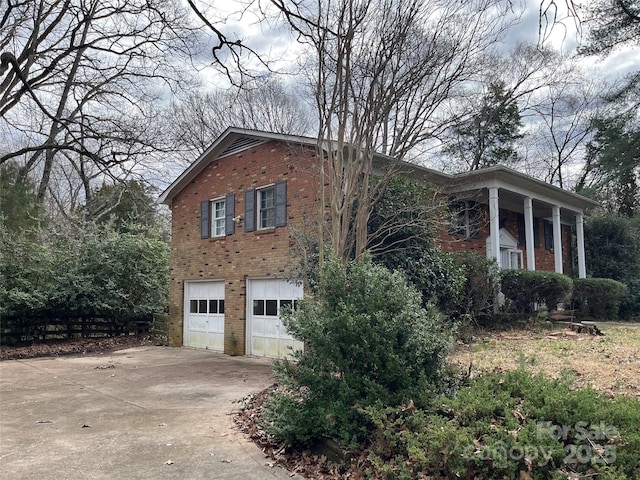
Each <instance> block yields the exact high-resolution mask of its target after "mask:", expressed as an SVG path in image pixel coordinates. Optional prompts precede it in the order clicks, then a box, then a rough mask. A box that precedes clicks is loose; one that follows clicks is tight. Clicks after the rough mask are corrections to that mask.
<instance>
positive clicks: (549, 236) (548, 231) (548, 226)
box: [543, 220, 553, 250]
mask: <svg viewBox="0 0 640 480" xmlns="http://www.w3.org/2000/svg"><path fill="white" fill-rule="evenodd" d="M543 224H544V248H546V249H547V250H553V224H552V223H551V222H548V221H546V220H544V221H543Z"/></svg>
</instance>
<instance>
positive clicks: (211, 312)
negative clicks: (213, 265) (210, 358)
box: [184, 282, 224, 352]
mask: <svg viewBox="0 0 640 480" xmlns="http://www.w3.org/2000/svg"><path fill="white" fill-rule="evenodd" d="M184 296H185V309H184V346H185V347H194V348H206V349H208V350H216V351H219V352H222V351H223V350H224V282H186V283H185V287H184Z"/></svg>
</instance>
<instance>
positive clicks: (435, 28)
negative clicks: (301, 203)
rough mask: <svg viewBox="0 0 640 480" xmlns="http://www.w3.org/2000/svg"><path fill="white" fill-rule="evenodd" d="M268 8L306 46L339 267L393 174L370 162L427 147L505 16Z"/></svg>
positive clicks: (468, 8)
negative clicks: (312, 67) (442, 112)
mask: <svg viewBox="0 0 640 480" xmlns="http://www.w3.org/2000/svg"><path fill="white" fill-rule="evenodd" d="M271 4H272V5H274V6H275V7H276V8H277V10H278V12H279V13H280V14H281V16H282V18H283V19H284V20H285V21H286V22H287V23H288V24H289V25H290V26H291V28H293V30H294V31H295V32H296V34H297V35H298V40H299V42H301V43H303V44H305V45H307V46H309V47H310V55H311V56H312V59H313V64H314V65H315V71H314V74H313V75H312V77H313V78H312V79H313V89H314V94H313V95H314V98H315V101H316V109H317V114H318V126H319V128H318V137H317V138H318V152H319V158H320V159H323V160H324V161H321V162H320V168H321V170H322V172H321V178H326V180H327V183H328V192H326V198H328V202H329V217H330V227H329V228H330V231H329V236H330V238H331V243H332V246H333V249H334V251H335V252H336V254H338V255H340V256H341V258H343V259H347V258H348V257H349V256H351V255H353V256H355V257H356V258H357V257H359V256H360V255H361V254H362V253H363V252H364V251H365V250H366V248H367V243H368V236H367V223H368V219H369V216H370V213H371V209H372V206H373V205H374V204H375V203H376V201H377V199H379V197H380V195H381V193H382V192H383V191H384V189H385V187H386V185H387V183H388V181H389V179H390V178H391V177H392V176H393V175H394V174H395V173H396V169H394V168H390V167H389V165H390V162H387V168H386V169H385V170H384V171H375V170H374V164H373V160H374V155H375V154H376V152H386V153H388V154H390V155H393V156H394V158H395V159H396V160H402V159H404V157H405V156H406V154H407V152H409V151H410V150H411V149H412V148H413V147H415V146H416V145H418V144H420V143H421V142H424V141H426V140H428V139H429V138H431V137H432V136H433V132H434V130H437V129H438V128H439V126H438V121H437V113H438V111H439V109H440V107H442V106H443V105H444V104H445V102H446V101H447V99H448V98H449V96H450V95H451V94H452V92H453V91H454V90H455V89H456V88H457V87H458V86H459V85H460V84H461V83H462V82H464V81H466V80H467V79H468V78H469V76H470V74H471V72H472V70H473V68H474V67H475V66H476V65H477V64H478V62H479V59H480V57H481V56H482V54H483V52H485V51H486V50H487V48H488V47H489V46H490V45H491V44H492V42H494V41H496V40H497V39H498V38H499V37H500V35H501V34H502V33H503V31H504V29H505V28H506V26H507V24H508V22H509V19H510V18H511V19H512V18H513V17H510V16H509V15H508V13H509V12H508V11H504V10H502V8H503V7H502V5H503V4H502V3H501V2H498V1H493V0H477V1H472V2H449V1H445V0H435V1H429V2H425V1H421V0H379V1H365V0H347V1H342V0H341V1H332V0H330V1H324V2H305V1H299V2H293V1H286V0H271ZM389 160H390V159H389ZM374 174H376V175H377V176H378V177H379V178H378V179H377V181H376V182H372V181H371V177H372V175H374ZM321 187H324V181H322V182H321ZM321 195H322V197H321V198H325V192H324V191H323V192H322V193H321ZM321 203H322V202H321ZM324 214H325V212H324V206H323V207H322V213H321V218H324ZM322 236H323V234H322V232H320V238H322Z"/></svg>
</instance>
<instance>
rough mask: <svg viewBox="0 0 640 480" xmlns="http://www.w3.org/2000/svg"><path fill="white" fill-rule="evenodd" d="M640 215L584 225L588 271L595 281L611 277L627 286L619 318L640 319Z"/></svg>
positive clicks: (594, 219) (602, 217) (588, 221)
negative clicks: (626, 293)
mask: <svg viewBox="0 0 640 480" xmlns="http://www.w3.org/2000/svg"><path fill="white" fill-rule="evenodd" d="M639 252H640V215H635V216H634V217H631V218H629V217H625V216H623V215H615V214H611V213H605V214H601V215H591V216H589V217H587V219H586V222H585V253H586V261H587V272H588V274H589V276H591V277H594V278H611V279H613V280H617V281H619V282H622V283H624V284H625V285H627V287H628V295H627V296H626V297H625V298H624V299H623V300H622V301H621V305H620V312H619V313H620V317H622V318H625V319H640V254H639Z"/></svg>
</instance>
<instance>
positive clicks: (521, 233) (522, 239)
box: [518, 213, 527, 245]
mask: <svg viewBox="0 0 640 480" xmlns="http://www.w3.org/2000/svg"><path fill="white" fill-rule="evenodd" d="M518 243H519V244H520V245H524V244H526V243H527V235H526V233H525V227H524V215H523V214H522V213H519V214H518Z"/></svg>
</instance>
